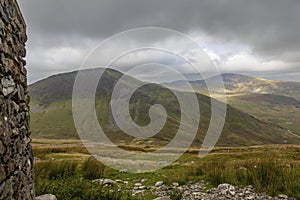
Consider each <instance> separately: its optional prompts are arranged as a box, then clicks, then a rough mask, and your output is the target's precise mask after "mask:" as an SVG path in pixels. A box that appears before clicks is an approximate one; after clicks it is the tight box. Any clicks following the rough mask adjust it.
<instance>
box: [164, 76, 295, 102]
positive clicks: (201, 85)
mask: <svg viewBox="0 0 300 200" xmlns="http://www.w3.org/2000/svg"><path fill="white" fill-rule="evenodd" d="M222 79H223V81H224V86H225V90H226V93H227V94H248V93H258V94H275V95H284V96H289V97H293V98H295V99H297V100H300V83H298V82H284V81H272V80H266V79H262V78H254V77H250V76H245V75H239V74H222ZM209 80H210V81H212V82H213V81H215V80H216V77H212V78H209ZM183 83H184V82H183V81H175V82H171V83H168V85H169V86H171V87H174V88H178V89H180V90H183V91H186V90H187V88H184V86H183V85H184V84H183ZM191 85H192V86H193V88H194V89H195V90H196V91H198V92H201V93H204V94H207V86H206V84H205V81H204V80H198V81H191ZM213 92H215V93H218V89H216V91H213Z"/></svg>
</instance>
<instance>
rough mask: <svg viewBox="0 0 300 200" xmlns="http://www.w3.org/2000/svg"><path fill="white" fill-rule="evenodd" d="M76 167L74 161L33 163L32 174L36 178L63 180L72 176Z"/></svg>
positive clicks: (76, 164)
mask: <svg viewBox="0 0 300 200" xmlns="http://www.w3.org/2000/svg"><path fill="white" fill-rule="evenodd" d="M77 166H78V163H77V162H75V161H43V162H37V163H35V165H34V172H35V176H36V177H38V178H47V179H56V178H64V177H69V176H74V175H75V174H76V169H77Z"/></svg>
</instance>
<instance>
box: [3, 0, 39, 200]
mask: <svg viewBox="0 0 300 200" xmlns="http://www.w3.org/2000/svg"><path fill="white" fill-rule="evenodd" d="M0 5H1V6H0V60H1V62H0V199H26V200H27V199H33V198H34V191H33V175H32V169H33V166H32V165H33V154H32V148H31V145H30V137H29V136H30V131H29V106H28V104H29V96H28V92H27V78H26V74H27V72H26V69H25V64H26V62H25V60H24V57H25V54H26V50H25V42H26V40H27V36H26V25H25V22H24V19H23V17H22V14H21V12H20V9H19V7H18V4H17V1H16V0H0Z"/></svg>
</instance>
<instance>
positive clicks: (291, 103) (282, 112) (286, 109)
mask: <svg viewBox="0 0 300 200" xmlns="http://www.w3.org/2000/svg"><path fill="white" fill-rule="evenodd" d="M228 103H229V104H231V105H232V106H234V107H236V108H238V109H240V110H242V111H243V112H246V113H249V114H251V115H253V116H255V117H256V118H258V119H260V120H263V121H266V122H270V123H274V124H278V125H280V126H281V127H283V128H284V129H286V130H287V131H290V132H292V133H295V134H297V135H300V126H299V124H300V102H299V101H298V100H296V99H294V98H291V97H286V96H281V95H272V94H240V95H231V96H229V97H228Z"/></svg>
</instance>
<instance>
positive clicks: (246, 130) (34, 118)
mask: <svg viewBox="0 0 300 200" xmlns="http://www.w3.org/2000/svg"><path fill="white" fill-rule="evenodd" d="M100 70H102V69H100ZM121 76H122V74H121V73H120V72H117V71H115V70H106V71H105V73H104V76H103V77H102V78H101V80H100V82H99V84H98V89H97V93H96V109H97V116H98V121H99V123H100V124H101V126H102V127H103V129H104V130H105V132H106V134H107V136H108V137H109V138H110V139H111V140H112V141H115V142H119V143H124V144H129V143H131V144H140V145H145V146H151V145H163V144H165V143H168V141H169V140H170V139H172V138H173V137H174V135H175V134H176V132H177V129H178V126H179V121H180V116H181V113H180V106H179V104H178V101H177V99H176V97H175V96H174V94H173V93H172V92H171V91H169V90H168V89H166V88H164V87H162V86H159V85H156V84H147V85H145V86H143V87H141V88H139V89H138V90H137V91H136V92H135V93H134V95H133V97H132V99H131V105H130V113H131V116H132V118H133V119H134V120H135V121H136V123H137V124H139V125H147V124H148V123H149V122H150V119H149V116H148V111H149V108H150V106H151V105H153V104H157V103H158V104H162V105H163V106H164V108H165V109H166V110H167V113H168V118H167V122H166V124H165V127H164V128H163V129H162V130H161V132H160V133H158V134H157V135H155V136H154V137H152V138H150V139H145V140H140V139H135V138H133V137H130V136H129V135H127V134H125V133H123V132H122V131H121V130H119V129H118V127H117V126H116V124H115V122H114V120H113V119H112V116H111V111H110V106H109V105H110V104H109V103H110V97H111V93H112V89H113V88H114V85H115V84H116V82H117V81H118V79H119V78H120V77H121ZM75 77H76V72H71V73H66V74H60V75H56V76H52V77H49V78H47V79H45V80H42V81H39V82H37V83H35V84H33V85H31V86H29V92H30V95H31V97H32V101H31V129H32V133H33V137H36V138H38V137H48V138H77V133H76V130H75V127H74V122H73V119H72V105H71V97H72V89H73V88H72V87H73V83H74V80H75ZM134 81H139V80H136V79H134V78H131V77H129V81H127V82H125V83H123V84H125V85H126V84H131V83H132V82H134ZM197 97H198V100H199V101H198V102H199V106H200V110H201V121H200V125H199V131H198V135H197V137H196V139H195V141H194V145H199V144H201V143H202V141H203V138H204V135H205V133H206V131H207V127H208V125H209V121H210V115H211V113H210V101H211V99H210V98H209V97H207V96H205V95H202V94H198V95H197ZM145 113H146V114H145ZM299 141H300V140H299V138H298V137H296V136H294V135H293V134H290V133H289V132H287V131H286V130H284V129H283V128H280V127H279V126H277V125H274V124H271V123H269V122H266V121H260V120H258V119H256V118H255V117H253V116H251V115H249V114H245V113H244V112H241V111H239V110H238V109H236V108H233V107H231V106H228V112H227V118H226V123H225V127H224V130H223V133H222V136H221V138H220V140H219V142H218V145H220V146H244V145H258V144H270V143H285V142H288V143H297V142H299Z"/></svg>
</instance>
